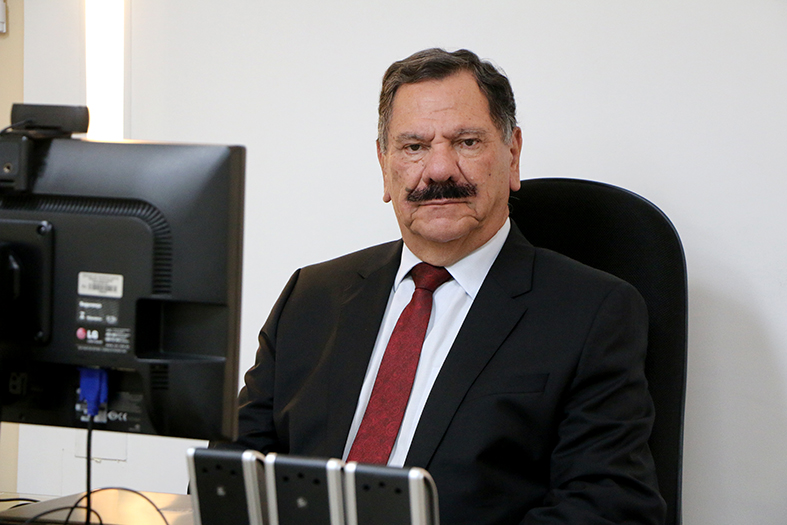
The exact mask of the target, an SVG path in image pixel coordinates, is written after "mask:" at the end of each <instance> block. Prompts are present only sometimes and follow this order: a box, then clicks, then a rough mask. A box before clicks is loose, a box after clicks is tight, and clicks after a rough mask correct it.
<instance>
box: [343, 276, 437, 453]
mask: <svg viewBox="0 0 787 525" xmlns="http://www.w3.org/2000/svg"><path fill="white" fill-rule="evenodd" d="M410 275H412V276H413V281H414V282H415V291H414V292H413V297H412V299H410V303H409V304H408V305H407V307H406V308H405V309H404V311H402V315H400V316H399V320H398V321H397V322H396V326H395V327H394V330H393V332H392V333H391V339H390V340H389V341H388V346H387V347H386V349H385V354H384V355H383V360H382V363H380V370H379V371H378V372H377V378H376V379H375V381H374V387H373V388H372V395H371V397H370V398H369V404H368V405H367V407H366V412H365V413H364V415H363V420H361V426H360V428H359V429H358V434H357V435H356V437H355V441H354V442H353V445H352V447H351V448H350V454H349V455H348V457H347V460H348V461H358V462H361V463H377V464H380V465H384V464H386V463H388V456H390V455H391V450H392V449H393V446H394V442H395V441H396V436H397V435H398V434H399V426H400V425H401V424H402V418H403V417H404V410H405V408H406V407H407V401H408V399H409V398H410V391H411V390H412V388H413V380H414V379H415V371H416V369H417V368H418V359H419V357H420V356H421V347H422V346H423V344H424V338H425V337H426V327H427V326H428V325H429V316H430V315H431V314H432V292H434V291H435V290H436V289H437V288H438V287H439V286H440V285H441V284H443V283H444V282H446V281H448V280H449V279H451V274H449V273H448V270H446V269H445V268H438V267H435V266H432V265H431V264H427V263H420V264H418V265H416V266H415V267H414V268H413V269H412V270H410Z"/></svg>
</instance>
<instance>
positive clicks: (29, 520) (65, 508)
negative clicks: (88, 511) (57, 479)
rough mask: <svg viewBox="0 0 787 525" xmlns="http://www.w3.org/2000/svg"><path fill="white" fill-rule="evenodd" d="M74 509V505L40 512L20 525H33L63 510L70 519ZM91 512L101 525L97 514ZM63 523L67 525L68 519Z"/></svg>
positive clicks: (101, 522) (100, 524) (101, 521)
mask: <svg viewBox="0 0 787 525" xmlns="http://www.w3.org/2000/svg"><path fill="white" fill-rule="evenodd" d="M74 508H75V507H74V505H71V506H70V507H57V508H54V509H49V510H45V511H44V512H40V513H38V514H36V515H35V516H33V517H30V518H27V519H26V520H25V521H24V522H22V523H23V525H27V524H28V523H35V520H37V519H39V518H42V517H44V516H46V515H47V514H54V513H55V512H60V511H63V510H68V511H69V512H68V515H69V517H70V516H71V512H72V511H73V510H74ZM78 508H80V509H84V508H85V507H78ZM92 512H93V514H95V515H96V516H97V517H98V523H99V525H103V524H104V521H103V520H102V519H101V516H100V515H99V514H98V512H96V511H95V510H94V511H92ZM63 523H66V524H67V523H68V518H66V520H65V521H64V522H63Z"/></svg>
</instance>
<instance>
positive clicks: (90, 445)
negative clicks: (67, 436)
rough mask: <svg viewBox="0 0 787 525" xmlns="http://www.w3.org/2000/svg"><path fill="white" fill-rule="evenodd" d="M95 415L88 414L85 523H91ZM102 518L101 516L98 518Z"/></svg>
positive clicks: (88, 524)
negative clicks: (91, 479) (91, 472)
mask: <svg viewBox="0 0 787 525" xmlns="http://www.w3.org/2000/svg"><path fill="white" fill-rule="evenodd" d="M93 417H94V416H92V415H90V416H88V418H87V453H86V454H85V456H86V457H87V476H86V478H85V479H86V483H87V492H86V494H87V512H85V523H86V524H87V525H90V493H91V492H92V491H91V490H90V464H91V463H92V462H93V460H92V457H91V450H92V448H93ZM98 519H99V520H101V517H99V518H98Z"/></svg>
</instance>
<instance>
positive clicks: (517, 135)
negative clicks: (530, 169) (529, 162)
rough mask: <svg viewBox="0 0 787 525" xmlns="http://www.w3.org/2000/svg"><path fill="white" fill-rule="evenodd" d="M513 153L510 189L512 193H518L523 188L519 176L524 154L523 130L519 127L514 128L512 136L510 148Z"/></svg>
mask: <svg viewBox="0 0 787 525" xmlns="http://www.w3.org/2000/svg"><path fill="white" fill-rule="evenodd" d="M509 152H510V153H511V170H510V172H509V187H510V189H511V191H517V190H518V189H519V188H520V187H521V186H522V184H521V182H520V180H519V179H520V175H519V156H520V154H521V153H522V129H521V128H520V127H519V126H517V127H516V128H514V133H513V134H512V135H511V144H510V146H509Z"/></svg>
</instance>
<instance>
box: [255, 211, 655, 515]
mask: <svg viewBox="0 0 787 525" xmlns="http://www.w3.org/2000/svg"><path fill="white" fill-rule="evenodd" d="M401 249H402V243H401V241H398V242H393V243H388V244H383V245H380V246H376V247H373V248H369V249H366V250H363V251H360V252H356V253H353V254H350V255H346V256H344V257H341V258H338V259H335V260H332V261H328V262H325V263H322V264H318V265H315V266H310V267H307V268H303V269H301V270H299V271H297V272H296V273H295V274H294V275H293V276H292V278H291V279H290V281H289V283H288V284H287V286H286V288H285V289H284V291H283V292H282V295H281V297H280V298H279V300H278V302H277V303H276V305H275V307H274V308H273V311H272V312H271V314H270V317H269V318H268V321H267V322H266V323H265V326H264V327H263V329H262V332H261V333H260V348H259V351H258V354H257V361H256V364H255V366H254V367H253V368H251V369H250V370H249V372H248V373H247V374H246V386H245V387H244V389H243V391H242V392H241V396H240V402H241V408H240V437H239V442H240V443H241V444H242V445H244V446H245V447H248V448H255V449H257V450H260V451H262V452H271V451H274V452H280V453H289V454H299V455H308V456H322V457H341V455H342V453H343V450H344V446H345V441H346V439H347V434H348V431H349V428H350V424H351V421H352V418H353V414H354V411H355V407H356V403H357V400H358V395H359V392H360V390H361V384H362V382H363V379H364V374H365V372H366V367H367V364H368V361H369V357H370V355H371V352H372V347H373V345H374V342H375V339H376V337H377V332H378V328H379V326H380V323H381V320H382V317H383V313H384V310H385V307H386V304H387V301H388V296H389V294H390V292H391V287H392V284H393V279H394V276H395V274H396V271H397V269H398V265H399V258H400V253H401ZM646 340H647V313H646V309H645V305H644V302H643V301H642V299H641V297H640V296H639V294H638V293H637V292H636V291H635V290H634V288H633V287H632V286H630V285H628V284H627V283H625V282H623V281H621V280H619V279H617V278H615V277H612V276H611V275H609V274H606V273H603V272H600V271H597V270H594V269H591V268H589V267H587V266H584V265H581V264H580V263H577V262H576V261H573V260H571V259H568V258H566V257H563V256H561V255H558V254H556V253H554V252H550V251H547V250H542V249H538V248H534V247H533V246H532V245H530V244H529V243H528V242H527V241H526V240H525V238H524V237H523V236H522V234H521V233H520V232H519V230H518V229H517V228H516V227H515V226H514V227H512V232H511V234H510V235H509V238H508V239H507V240H506V243H505V245H504V246H503V249H502V251H501V252H500V254H499V256H498V258H497V260H496V261H495V263H494V265H493V266H492V268H491V270H490V272H489V274H488V275H487V277H486V280H485V281H484V284H483V286H482V287H481V289H480V291H479V293H478V295H477V297H476V299H475V301H474V303H473V305H472V307H471V309H470V311H469V313H468V315H467V318H466V319H465V322H464V324H463V326H462V328H461V331H460V332H459V335H458V336H457V338H456V341H455V343H454V345H453V347H452V349H451V351H450V353H449V355H448V358H447V359H446V361H445V364H444V365H443V368H442V370H441V371H440V374H439V376H438V378H437V381H436V383H435V385H434V388H433V390H432V392H431V394H430V396H429V400H428V402H427V404H426V407H425V409H424V412H423V415H422V417H421V419H420V422H419V424H418V427H417V431H416V433H415V438H414V440H413V443H412V446H411V448H410V452H409V455H408V456H407V462H406V463H407V465H410V466H420V467H424V468H426V469H428V470H429V472H430V473H431V474H432V476H433V477H434V479H435V482H436V484H437V488H438V492H439V502H440V518H441V522H442V523H443V524H444V525H453V524H460V523H461V524H468V525H483V524H490V525H491V524H495V525H499V524H509V523H510V524H516V523H527V524H536V523H555V524H557V523H562V524H569V523H571V524H577V525H592V524H601V523H616V524H620V523H638V524H641V523H647V524H658V523H662V522H663V519H664V518H663V516H664V503H663V501H662V499H661V497H660V496H659V494H658V489H657V486H656V485H657V483H656V479H655V473H654V469H653V463H652V458H651V455H650V451H649V449H648V445H647V440H648V437H649V435H650V429H651V425H652V422H653V406H652V403H651V399H650V396H649V394H648V391H647V384H646V380H645V376H644V371H643V368H644V360H645V351H646V344H647V341H646Z"/></svg>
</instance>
